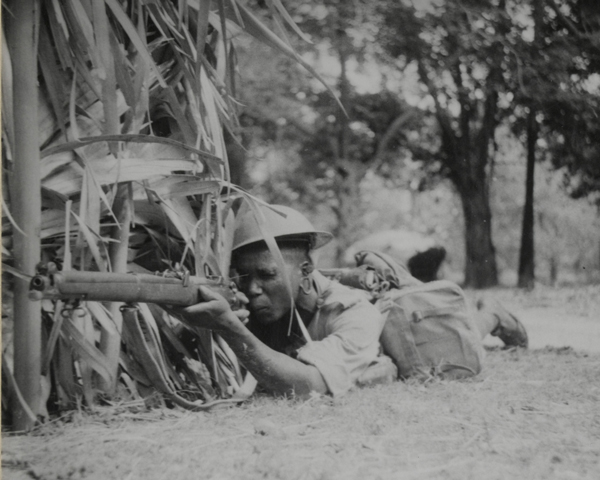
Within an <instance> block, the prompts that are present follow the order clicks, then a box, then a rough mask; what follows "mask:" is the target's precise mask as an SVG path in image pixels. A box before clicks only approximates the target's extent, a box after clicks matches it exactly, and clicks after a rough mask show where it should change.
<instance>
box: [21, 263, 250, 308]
mask: <svg viewBox="0 0 600 480" xmlns="http://www.w3.org/2000/svg"><path fill="white" fill-rule="evenodd" d="M201 285H205V286H207V287H210V289H211V290H213V291H215V292H216V293H219V294H220V295H222V296H223V297H224V298H225V299H226V300H227V301H228V302H229V304H230V305H231V308H232V309H234V310H235V309H237V308H239V301H238V299H237V296H236V292H237V288H236V287H235V284H234V283H233V282H226V281H225V280H224V279H223V278H221V277H207V278H204V277H195V276H192V275H189V273H184V274H181V275H180V274H175V273H173V272H168V273H165V274H151V273H110V272H79V271H66V272H63V271H59V270H58V269H57V267H56V265H55V264H53V263H48V264H47V265H46V266H42V267H38V274H37V275H35V276H34V277H33V278H32V280H31V283H30V285H29V290H30V294H29V295H30V298H31V299H32V300H41V299H49V300H84V301H85V300H89V301H96V302H123V303H136V302H139V303H156V304H159V305H171V306H190V305H194V304H196V303H198V302H199V301H200V298H199V294H198V287H200V286H201Z"/></svg>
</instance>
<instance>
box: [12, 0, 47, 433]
mask: <svg viewBox="0 0 600 480" xmlns="http://www.w3.org/2000/svg"><path fill="white" fill-rule="evenodd" d="M10 9H11V12H12V15H13V17H12V22H11V23H12V28H10V31H9V37H8V38H9V39H10V41H9V45H10V47H11V58H12V63H13V86H14V97H13V105H14V131H15V144H14V146H13V148H14V150H13V151H14V163H13V174H12V179H11V184H10V193H11V208H12V214H13V215H14V217H15V220H16V221H17V223H18V225H19V226H20V228H21V230H22V232H20V231H19V230H17V229H15V230H14V236H13V245H14V246H13V253H14V258H15V266H16V267H17V269H19V270H20V271H21V272H22V273H23V274H25V275H33V274H35V270H36V265H37V264H38V262H39V261H40V228H41V186H40V155H39V153H40V152H39V147H38V145H39V138H38V112H37V95H38V87H37V24H38V21H39V16H38V13H39V2H38V1H37V0H18V1H14V2H12V3H11V4H10ZM28 293H29V282H28V281H27V280H25V279H22V278H16V279H15V291H14V311H13V312H14V313H13V315H14V317H13V318H14V352H15V353H14V376H15V380H16V383H17V386H18V388H19V390H20V391H21V395H22V397H23V399H24V401H25V402H26V403H27V405H29V407H30V409H31V410H32V411H33V412H34V413H35V414H37V413H38V412H39V410H40V408H39V407H40V401H41V389H40V380H41V351H42V327H41V310H40V302H35V301H32V300H30V299H29V298H28ZM12 403H13V405H12V416H13V428H14V429H15V430H19V431H21V430H30V429H31V428H32V427H33V423H34V421H35V419H32V417H31V416H28V415H26V414H25V410H24V408H23V406H22V405H20V403H19V402H18V401H15V399H12Z"/></svg>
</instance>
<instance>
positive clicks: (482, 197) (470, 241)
mask: <svg viewBox="0 0 600 480" xmlns="http://www.w3.org/2000/svg"><path fill="white" fill-rule="evenodd" d="M484 184H485V181H484V179H482V180H481V181H480V182H477V183H473V184H471V186H470V187H469V188H468V189H465V188H463V189H461V190H459V193H460V197H461V201H462V206H463V213H464V218H465V240H466V241H465V253H466V255H465V258H466V265H465V282H464V285H465V287H472V288H487V287H493V286H495V285H497V284H498V269H497V267H496V250H495V248H494V244H493V242H492V212H491V209H490V199H489V193H488V190H487V188H485V185H484Z"/></svg>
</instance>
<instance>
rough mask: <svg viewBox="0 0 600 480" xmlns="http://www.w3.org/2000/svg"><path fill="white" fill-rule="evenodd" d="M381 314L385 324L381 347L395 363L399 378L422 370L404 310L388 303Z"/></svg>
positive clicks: (421, 363) (422, 366)
mask: <svg viewBox="0 0 600 480" xmlns="http://www.w3.org/2000/svg"><path fill="white" fill-rule="evenodd" d="M382 313H383V314H384V315H385V316H386V322H385V326H384V328H383V332H382V334H381V345H382V347H383V349H384V351H385V353H386V354H387V355H389V356H390V357H392V359H393V360H394V362H395V363H396V366H397V367H398V374H399V376H401V377H408V376H410V375H411V374H413V372H414V371H415V370H416V371H421V370H423V369H424V368H425V367H424V365H423V361H422V360H421V356H420V355H419V351H418V350H417V346H416V344H415V339H414V336H413V333H412V330H411V327H410V321H409V319H408V317H407V315H406V312H405V310H404V309H403V308H402V307H400V306H399V305H397V304H395V303H394V302H391V301H390V302H389V304H387V305H386V306H385V307H384V309H383V310H382Z"/></svg>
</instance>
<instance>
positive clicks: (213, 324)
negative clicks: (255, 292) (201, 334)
mask: <svg viewBox="0 0 600 480" xmlns="http://www.w3.org/2000/svg"><path fill="white" fill-rule="evenodd" d="M198 290H199V292H200V297H201V301H200V302H199V303H197V304H196V305H191V306H189V307H186V308H184V309H182V310H181V311H182V313H183V317H184V319H185V321H186V322H187V323H189V324H190V325H193V326H195V327H202V328H209V329H211V330H217V331H218V330H228V329H229V328H230V327H232V326H233V323H234V322H236V321H237V320H240V321H242V322H245V321H246V320H247V318H248V316H249V315H250V313H249V312H248V310H246V309H244V308H242V309H239V310H236V311H235V312H234V311H233V310H232V309H231V306H230V305H229V302H228V301H227V300H225V298H224V297H223V296H221V295H219V294H218V293H216V292H214V291H212V290H211V289H210V288H209V287H206V286H204V285H202V286H200V287H199V289H198ZM236 295H237V296H238V299H239V300H240V302H241V303H242V304H243V305H245V304H247V303H248V299H247V298H246V296H245V295H244V294H243V293H241V292H238V293H237V294H236Z"/></svg>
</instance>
